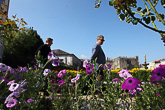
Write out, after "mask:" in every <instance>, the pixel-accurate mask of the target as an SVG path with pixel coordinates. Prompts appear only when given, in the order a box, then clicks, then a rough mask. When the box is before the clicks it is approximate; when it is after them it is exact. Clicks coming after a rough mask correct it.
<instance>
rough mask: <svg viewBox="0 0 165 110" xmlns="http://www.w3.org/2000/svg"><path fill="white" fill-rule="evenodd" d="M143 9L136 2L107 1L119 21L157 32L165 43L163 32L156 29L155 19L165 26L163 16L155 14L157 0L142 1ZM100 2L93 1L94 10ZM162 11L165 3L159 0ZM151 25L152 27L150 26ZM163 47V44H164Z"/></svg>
mask: <svg viewBox="0 0 165 110" xmlns="http://www.w3.org/2000/svg"><path fill="white" fill-rule="evenodd" d="M142 2H143V4H144V5H145V7H142V6H137V4H138V3H140V1H137V0H109V5H110V6H113V7H114V8H115V10H116V11H117V15H119V19H120V20H121V21H124V20H125V21H126V22H127V23H130V22H132V24H133V25H137V24H138V23H140V24H141V25H143V26H144V27H146V28H148V29H151V30H152V31H155V32H158V33H159V34H160V35H161V37H162V38H161V40H163V42H164V43H165V31H163V30H161V29H158V28H157V27H156V22H155V21H156V19H157V21H159V22H160V23H162V24H163V25H165V20H164V14H163V13H159V12H157V10H156V9H157V7H156V6H157V5H158V3H159V0H142ZM100 4H101V0H96V1H95V8H99V7H100ZM161 6H162V7H159V8H161V9H162V10H164V9H163V8H165V1H164V0H161ZM150 23H152V25H153V26H152V27H151V26H150ZM164 45H165V44H164Z"/></svg>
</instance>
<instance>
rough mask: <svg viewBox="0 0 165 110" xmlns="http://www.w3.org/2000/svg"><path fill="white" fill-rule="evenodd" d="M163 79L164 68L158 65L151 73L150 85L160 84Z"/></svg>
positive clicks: (164, 74) (164, 75)
mask: <svg viewBox="0 0 165 110" xmlns="http://www.w3.org/2000/svg"><path fill="white" fill-rule="evenodd" d="M163 77H165V66H164V65H160V66H159V67H157V68H155V69H154V70H153V71H152V78H151V84H153V83H160V82H161V80H162V78H163Z"/></svg>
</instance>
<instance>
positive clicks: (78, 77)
mask: <svg viewBox="0 0 165 110" xmlns="http://www.w3.org/2000/svg"><path fill="white" fill-rule="evenodd" d="M79 79H80V74H77V76H76V77H75V78H73V79H71V82H72V83H76V81H77V80H79Z"/></svg>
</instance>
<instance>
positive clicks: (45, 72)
mask: <svg viewBox="0 0 165 110" xmlns="http://www.w3.org/2000/svg"><path fill="white" fill-rule="evenodd" d="M48 73H51V70H50V69H45V70H44V73H43V75H44V76H47V75H48Z"/></svg>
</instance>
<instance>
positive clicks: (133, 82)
mask: <svg viewBox="0 0 165 110" xmlns="http://www.w3.org/2000/svg"><path fill="white" fill-rule="evenodd" d="M138 84H140V81H139V80H138V79H136V78H131V77H129V78H127V79H126V80H125V81H124V83H123V85H122V89H123V90H126V89H127V90H133V89H135V88H136V86H137V85H138Z"/></svg>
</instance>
